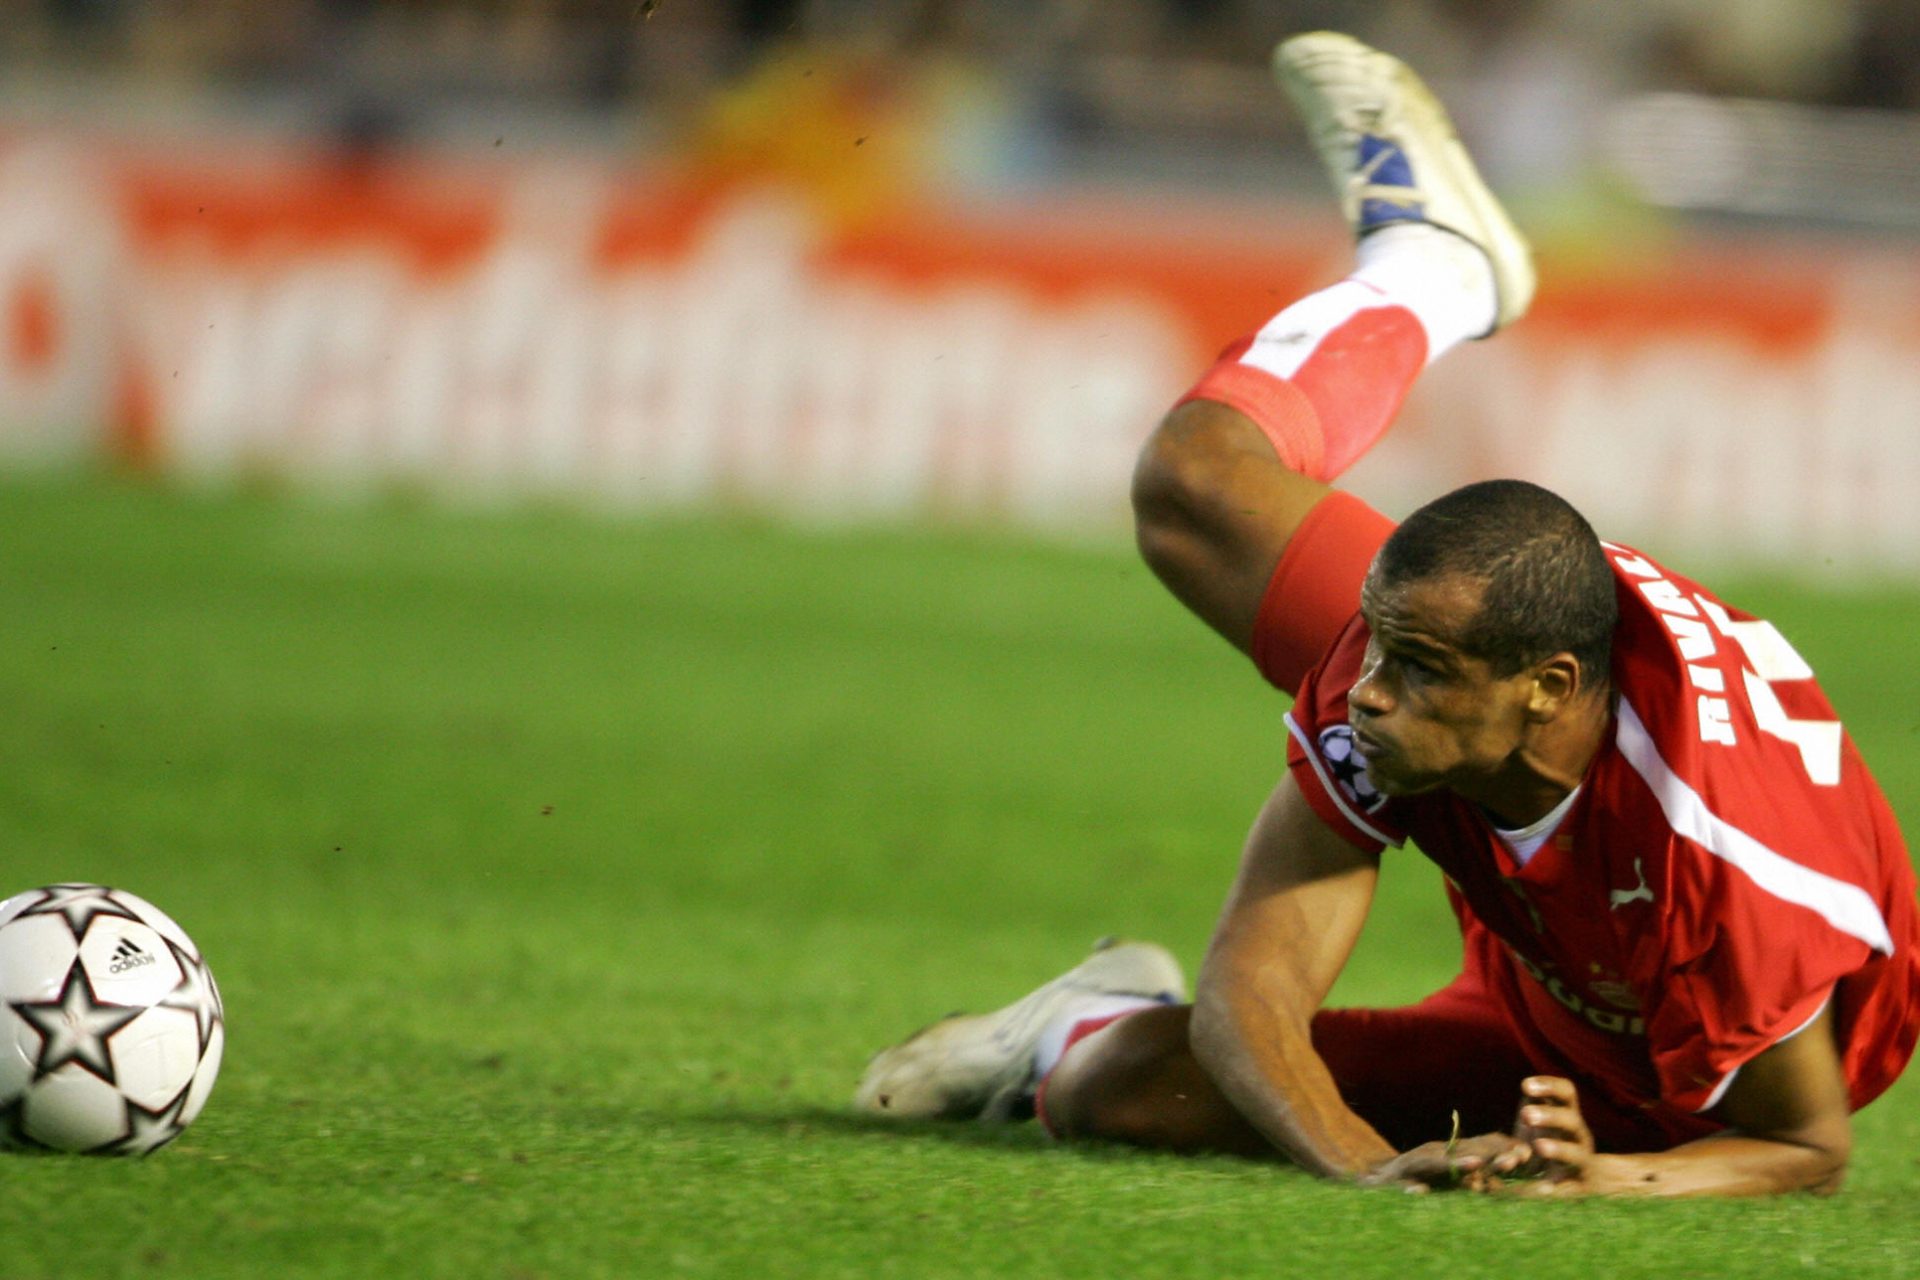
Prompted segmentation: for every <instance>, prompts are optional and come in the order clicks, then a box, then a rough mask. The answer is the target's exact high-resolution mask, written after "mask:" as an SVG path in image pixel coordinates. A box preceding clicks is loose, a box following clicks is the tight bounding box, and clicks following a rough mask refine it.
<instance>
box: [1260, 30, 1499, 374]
mask: <svg viewBox="0 0 1920 1280" xmlns="http://www.w3.org/2000/svg"><path fill="white" fill-rule="evenodd" d="M1273 75H1274V79H1275V80H1277V81H1279V83H1280V87H1281V88H1282V89H1284V90H1286V92H1287V96H1288V97H1289V98H1291V99H1292V100H1293V104H1294V106H1295V107H1296V108H1297V109H1298V110H1299V112H1300V114H1301V116H1302V117H1304V118H1305V120H1306V124H1307V132H1308V136H1309V137H1310V138H1311V139H1312V140H1313V145H1314V149H1315V150H1316V151H1318V152H1319V153H1320V159H1321V161H1322V162H1323V163H1325V165H1326V167H1327V172H1328V174H1329V175H1331V177H1332V178H1333V183H1334V186H1335V187H1336V188H1337V189H1338V190H1339V192H1340V206H1341V209H1342V211H1343V212H1344V213H1345V214H1346V216H1347V223H1348V225H1349V226H1351V227H1352V228H1353V230H1354V234H1355V235H1356V236H1365V235H1367V234H1369V233H1370V232H1373V231H1377V230H1379V229H1380V228H1381V227H1385V226H1390V225H1392V224H1394V223H1401V222H1424V223H1427V224H1429V225H1431V226H1435V227H1439V228H1441V229H1442V230H1446V231H1451V232H1453V233H1454V234H1455V235H1458V236H1462V237H1464V238H1465V239H1467V240H1469V241H1471V242H1472V243H1473V244H1474V245H1476V246H1478V247H1479V249H1480V251H1481V252H1482V253H1484V254H1486V256H1487V261H1488V263H1489V264H1490V265H1491V266H1492V268H1493V279H1494V288H1495V290H1496V292H1497V294H1498V311H1497V314H1496V316H1495V319H1494V322H1493V326H1492V328H1489V329H1488V330H1487V333H1493V332H1495V331H1496V330H1499V329H1501V328H1504V327H1505V326H1507V325H1509V324H1512V323H1513V322H1514V321H1515V320H1518V319H1519V318H1520V317H1521V316H1522V315H1524V314H1525V313H1526V310H1527V304H1528V303H1529V302H1531V301H1532V300H1533V288H1534V274H1533V256H1532V253H1531V252H1530V251H1529V249H1528V247H1527V242H1526V239H1525V237H1523V236H1522V235H1521V234H1520V232H1519V229H1518V228H1516V227H1515V226H1514V225H1513V221H1512V219H1510V218H1508V217H1507V212H1506V210H1505V209H1503V208H1501V206H1500V202H1499V200H1497V199H1495V198H1494V195H1493V192H1491V191H1489V190H1488V189H1487V185H1486V183H1485V182H1484V181H1482V180H1481V177H1480V174H1479V171H1478V170H1476V169H1475V168H1474V165H1473V159H1472V157H1470V156H1468V155H1467V151H1466V148H1465V147H1463V146H1461V145H1460V139H1459V137H1458V136H1457V135H1456V134H1455V133H1454V129H1453V122H1452V121H1451V120H1449V119H1448V118H1447V112H1446V109H1445V108H1444V107H1442V106H1441V105H1440V103H1439V102H1438V100H1436V99H1435V98H1434V96H1433V94H1432V93H1431V92H1430V91H1429V90H1428V89H1427V86H1426V85H1425V84H1423V83H1421V81H1420V77H1419V76H1417V75H1415V74H1414V73H1413V72H1412V71H1411V70H1410V69H1409V68H1408V67H1407V66H1406V64H1405V63H1403V62H1401V61H1400V60H1399V59H1398V58H1395V57H1392V56H1391V55H1389V54H1384V53H1381V52H1380V51H1379V50H1377V49H1373V48H1369V47H1368V46H1367V45H1364V44H1362V43H1360V42H1359V41H1358V40H1355V39H1354V38H1353V37H1352V36H1346V35H1341V34H1339V33H1338V32H1333V31H1315V32H1311V33H1309V34H1307V35H1303V36H1295V37H1293V38H1292V39H1291V40H1287V41H1284V42H1282V43H1281V44H1280V46H1279V47H1278V48H1276V49H1275V50H1274V51H1273ZM1481 336H1482V337H1484V336H1486V335H1485V334H1482V335H1481Z"/></svg>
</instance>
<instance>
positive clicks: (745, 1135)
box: [0, 479, 1920, 1278]
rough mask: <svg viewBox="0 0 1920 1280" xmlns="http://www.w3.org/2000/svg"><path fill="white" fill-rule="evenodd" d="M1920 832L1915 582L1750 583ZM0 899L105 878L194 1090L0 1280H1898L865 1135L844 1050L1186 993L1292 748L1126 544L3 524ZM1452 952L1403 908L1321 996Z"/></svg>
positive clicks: (1886, 1166)
mask: <svg viewBox="0 0 1920 1280" xmlns="http://www.w3.org/2000/svg"><path fill="white" fill-rule="evenodd" d="M1728 594H1729V595H1732V596H1733V597H1734V598H1735V599H1737V600H1739V601H1741V602H1742V603H1747V604H1750V605H1753V606H1754V607H1757V608H1760V609H1763V610H1764V611H1766V612H1768V613H1769V614H1770V615H1771V616H1772V617H1774V618H1775V620H1776V621H1778V622H1780V623H1781V625H1782V626H1783V628H1784V629H1785V630H1786V631H1787V633H1788V634H1789V635H1790V636H1792V637H1794V638H1795V640H1796V641H1797V642H1798V643H1799V645H1800V647H1801V649H1802V651H1803V652H1804V653H1806V655H1807V656H1808V658H1809V659H1810V660H1811V661H1812V662H1813V663H1814V665H1815V667H1816V669H1818V670H1820V671H1821V672H1822V674H1823V676H1824V678H1825V680H1826V683H1827V685H1828V687H1829V690H1830V692H1831V693H1832V695H1833V697H1834V700H1835V701H1836V703H1837V704H1838V705H1839V706H1840V708H1841V710H1842V713H1843V715H1845V716H1846V717H1847V719H1848V723H1849V726H1850V728H1851V729H1852V731H1853V732H1854V734H1855V736H1856V737H1857V738H1858V739H1859V740H1860V742H1861V743H1862V744H1863V746H1864V747H1865V749H1866V751H1867V753H1868V755H1869V758H1870V759H1872V760H1873V761H1874V762H1875V764H1876V766H1877V768H1878V770H1879V772H1880V775H1881V777H1882V780H1883V782H1884V783H1885V784H1886V786H1887V789H1888V791H1889V792H1890V794H1891V795H1892V797H1893V800H1894V803H1895V806H1896V808H1898V809H1900V810H1902V811H1903V812H1904V813H1905V814H1907V815H1908V816H1909V817H1911V816H1912V815H1913V814H1915V813H1916V812H1920V699H1916V697H1915V695H1914V694H1913V691H1912V689H1911V687H1910V683H1909V679H1908V673H1909V672H1910V671H1911V670H1912V669H1913V668H1914V666H1915V665H1916V663H1915V658H1916V656H1917V654H1916V650H1917V649H1920V641H1916V638H1915V637H1916V635H1917V634H1920V590H1916V588H1915V587H1914V586H1912V585H1911V584H1906V585H1890V586H1888V587H1886V588H1884V589H1881V590H1876V591H1873V592H1867V593H1855V594H1848V595H1827V594H1819V593H1815V592H1810V591H1807V590H1803V589H1792V588H1789V587H1788V586H1786V585H1784V584H1781V583H1766V582H1755V583H1749V584H1746V586H1744V587H1735V588H1733V589H1731V590H1729V591H1728ZM0 600H4V601H5V604H6V608H5V615H4V620H3V621H0V644H4V646H5V657H4V660H0V762H4V768H0V868H3V869H4V874H3V875H0V892H8V891H12V890H16V889H22V888H26V887H29V886H31V885H36V884H41V883H46V882H50V881H54V880H67V879H90V880H101V881H106V882H109V883H114V884H119V885H122V886H124V887H126V888H129V889H132V890H134V891H135V892H138V893H140V894H143V895H145V896H147V897H149V898H151V899H153V900H154V901H156V902H157V903H159V904H160V905H161V906H163V907H165V908H166V909H167V910H169V911H170V912H171V913H173V914H174V915H175V916H176V917H177V918H179V919H180V921H181V922H182V923H183V924H184V925H186V927H187V928H188V929H189V930H190V931H192V932H193V934H194V935H195V937H196V939H197V940H198V941H199V942H200V944H201V946H202V947H203V948H204V950H205V951H206V953H207V955H208V957H209V959H210V960H211V962H212V964H213V967H214V970H215V972H216V974H217V975H218V977H219V979H220V981H221V984H222V987H223V990H224V993H225V995H226V999H227V1007H228V1017H229V1030H230V1040H229V1045H228V1051H227V1058H226V1065H225V1068H224V1070H223V1073H222V1077H221V1080H220V1083H219V1086H218V1088H216V1090H215V1091H214V1094H213V1098H212V1101H211V1103H210V1104H209V1106H208V1108H207V1111H206V1113H205V1115H204V1116H203V1117H202V1118H201V1120H200V1122H199V1124H198V1125H197V1126H196V1127H195V1128H194V1129H193V1130H191V1131H190V1132H189V1133H188V1134H187V1135H186V1136H185V1137H183V1138H182V1139H181V1140H180V1141H179V1142H178V1143H176V1144H175V1145H174V1146H173V1147H171V1148H169V1149H167V1150H165V1151H163V1152H161V1153H160V1154H158V1155H157V1156H155V1157H154V1158H152V1159H150V1160H146V1161H140V1162H128V1161H108V1160H85V1159H72V1158H58V1157H45V1158H43V1157H24V1156H15V1157H6V1158H0V1276H3V1277H14V1276H21V1277H30V1276H32V1277H37V1276H46V1277H54V1276H59V1277H80V1276H84V1277H99V1276H112V1275H128V1276H134V1275H137V1276H141V1277H164V1276H182V1277H222V1276H247V1277H253V1276H267V1275H289V1274H298V1275H352V1276H358V1277H385V1276H397V1275H458V1276H462V1277H476V1278H478V1277H533V1276H552V1277H565V1276H590V1275H607V1276H654V1275H689V1276H729V1277H730V1276H777V1277H786V1276H803V1277H810V1276H848V1277H865V1276H899V1277H916V1278H917V1277H943V1276H988V1275H1023V1276H1025V1275H1032V1276H1053V1275H1059V1276H1085V1277H1111V1276H1134V1275H1138V1276H1160V1275H1170V1276H1173V1275H1178V1276H1196V1277H1223V1276H1241V1275H1276V1274H1314V1275H1338V1276H1366V1275H1391V1276H1406V1275H1443V1274H1444V1275H1449V1276H1501V1277H1510V1276H1514V1275H1525V1276H1529V1277H1536V1276H1583V1277H1584V1276H1594V1275H1608V1274H1617V1275H1635V1276H1641V1275H1653V1274H1661V1275H1676V1276H1682V1275H1684V1276H1723V1275H1740V1274H1744V1275H1767V1276H1778V1275H1796V1274H1809V1275H1831V1274H1840V1273H1845V1274H1848V1275H1850V1276H1854V1275H1901V1274H1912V1273H1915V1272H1920V1262H1915V1261H1914V1260H1913V1252H1914V1251H1913V1243H1914V1241H1915V1240H1916V1239H1920V1211H1916V1209H1915V1208H1914V1207H1913V1206H1914V1196H1913V1188H1914V1185H1915V1182H1916V1177H1915V1175H1916V1160H1917V1159H1920V1157H1916V1156H1915V1154H1914V1152H1915V1150H1916V1148H1917V1147H1920V1116H1917V1114H1916V1113H1917V1111H1920V1108H1917V1107H1916V1103H1920V1088H1916V1086H1915V1085H1914V1083H1913V1082H1912V1081H1908V1082H1906V1083H1903V1084H1902V1085H1901V1086H1899V1087H1897V1088H1896V1089H1895V1091H1894V1092H1893V1093H1892V1094H1891V1095H1889V1097H1888V1098H1887V1099H1886V1100H1884V1101H1882V1102H1881V1103H1880V1104H1879V1105H1877V1106H1875V1107H1874V1108H1872V1109H1871V1110H1869V1111H1868V1112H1866V1113H1865V1114H1863V1115H1862V1116H1861V1118H1860V1121H1859V1130H1860V1139H1859V1143H1858V1149H1859V1154H1858V1157H1857V1160H1856V1163H1855V1170H1854V1175H1853V1179H1852V1183H1851V1185H1850V1187H1849V1189H1848V1190H1847V1191H1846V1193H1845V1194H1844V1195H1843V1196H1841V1197H1840V1198H1838V1199H1836V1200H1832V1201H1824V1202H1815V1201H1811V1200H1804V1199H1790V1200H1781V1201H1773V1202H1753V1203H1733V1204H1719V1205H1715V1204H1686V1205H1665V1206H1654V1205H1637V1204H1578V1205H1518V1204H1505V1203H1488V1202H1483V1201H1477V1200H1473V1199H1469V1198H1465V1197H1429V1198H1426V1199H1414V1198H1408V1197H1402V1196H1398V1195H1394V1194H1392V1193H1361V1192H1356V1191H1352V1190H1347V1189H1343V1188H1338V1187H1331V1186H1325V1185H1321V1184H1318V1183H1315V1182H1314V1181H1312V1180H1310V1179H1308V1178H1306V1177H1304V1176H1302V1175H1299V1174H1297V1173H1294V1172H1291V1171H1289V1170H1285V1169H1280V1168H1270V1167H1265V1166H1258V1165H1253V1164H1246V1163H1240V1162H1235V1161H1230V1160H1183V1159H1177V1158H1171V1157H1164V1156H1158V1155H1153V1154H1144V1153H1135V1152H1130V1151H1121V1150H1084V1149H1065V1148H1060V1147H1056V1146H1053V1145H1050V1144H1048V1143H1046V1142H1045V1141H1043V1140H1042V1139H1041V1138H1040V1136H1039V1135H1038V1134H1037V1133H1035V1132H1034V1131H1033V1129H1032V1128H1031V1126H1027V1127H1021V1128H1016V1129H1010V1130H987V1129H982V1128H979V1127H975V1126H970V1125H960V1126H922V1127H914V1126H909V1127H885V1126H875V1125H872V1124H869V1123H865V1122H863V1121H861V1120H859V1119H857V1118H855V1117H853V1116H852V1115H850V1114H849V1112H848V1111H847V1109H846V1106H845V1101H846V1098H847V1095H848V1093H849V1091H850V1090H851V1088H852V1085H853V1082H854V1080H855V1079H856V1078H857V1077H858V1075H859V1072H860V1069H861V1067H862V1066H863V1064H864V1062H865V1059H866V1056H867V1054H868V1053H869V1052H871V1051H872V1050H873V1049H875V1048H877V1047H879V1046H880V1045H882V1044H884V1043H887V1042H889V1041H891V1040H893V1039H895V1038H897V1037H898V1036H899V1035H900V1034H902V1033H904V1032H905V1031H906V1030H908V1029H910V1028H911V1027H913V1026H915V1025H917V1024H918V1023H920V1022H922V1021H924V1020H926V1019H927V1018H928V1017H930V1016H933V1015H937V1014H939V1013H942V1012H945V1011H946V1010H948V1009H949V1008H959V1007H968V1006H972V1007H983V1006H988V1005H992V1004H998V1003H1000V1002H1003V1001H1004V1000H1006V999H1008V998H1011V997H1012V996H1013V995H1016V994H1018V993H1020V992H1021V991H1023V990H1025V989H1026V988H1027V987H1029V986H1030V985H1032V984H1033V983H1034V982H1035V981H1037V980H1038V979H1039V978H1041V977H1043V976H1045V975H1047V974H1049V973H1051V972H1053V971H1054V970H1056V969H1058V968H1060V967H1061V966H1063V965H1064V964H1066V963H1069V962H1070V961H1072V960H1073V959H1075V958H1076V957H1077V956H1078V955H1079V954H1080V953H1081V952H1082V951H1083V949H1084V948H1085V946H1086V944H1087V943H1088V942H1089V941H1090V940H1091V939H1092V938H1094V937H1095V936H1097V935H1099V934H1102V933H1107V932H1123V933H1131V934H1137V935H1144V936H1150V937H1156V938H1160V939H1163V940H1165V941H1166V942H1168V943H1169V944H1170V945H1172V946H1173V947H1174V949H1175V950H1176V951H1177V952H1179V953H1180V954H1181V955H1182V956H1183V957H1184V958H1185V959H1187V960H1188V961H1189V962H1193V961H1196V960H1197V959H1198V957H1199V952H1200V949H1201V947H1202V946H1203V945H1204V942H1205V938H1206V935H1207V931H1208V929H1209V927H1210V924H1211V921H1212V917H1213V913H1214V911H1215V909H1216V907H1217V905H1218V902H1219V899H1220V896H1221V894H1222V892H1223V891H1224V888H1225V885H1226V882H1227V879H1228V876H1229V875H1230V873H1231V870H1232V867H1233V864H1234V861H1235V858H1236V856H1237V850H1238V844H1239V840H1240V838H1241V835H1242V834H1243V832H1244V830H1245V828H1246V825H1247V823H1248V821H1249V819H1250V817H1251V815H1252V813H1253V811H1254V809H1255V807H1256V806H1257V805H1258V803H1259V800H1260V798H1261V797H1262V795H1263V794H1264V792H1265V790H1266V788H1267V786H1269V785H1270V783H1271V781H1272V779H1273V777H1274V775H1275V774H1276V772H1277V771H1278V769H1279V768H1280V760H1281V758H1282V733H1283V731H1282V728H1281V726H1280V723H1279V713H1280V710H1281V704H1280V703H1279V702H1278V701H1277V699H1276V698H1274V697H1273V696H1271V695H1269V694H1267V693H1266V692H1264V690H1263V687H1262V686H1261V685H1260V684H1259V683H1258V681H1257V679H1256V678H1255V677H1254V676H1253V675H1252V674H1251V673H1250V671H1248V670H1247V669H1246V668H1245V667H1244V664H1242V663H1240V662H1239V661H1238V660H1237V659H1235V658H1234V657H1233V656H1232V655H1231V654H1230V653H1229V652H1228V650H1227V649H1226V648H1225V647H1224V646H1222V645H1220V644H1219V643H1218V642H1217V641H1215V640H1213V639H1212V638H1210V637H1209V636H1207V635H1206V634H1204V633H1203V631H1202V630H1201V628H1200V627H1199V626H1198V624H1196V623H1194V622H1192V621H1191V620H1190V619H1188V618H1187V617H1185V616H1184V615H1183V614H1182V613H1181V612H1180V611H1179V609H1178V608H1177V607H1176V606H1175V605H1174V604H1173V603H1172V602H1171V601H1170V600H1168V599H1167V598H1166V597H1165V596H1164V595H1163V594H1162V593H1161V592H1160V591H1159V589H1158V588H1157V587H1156V586H1155V585H1154V584H1153V583H1152V582H1151V580H1150V579H1149V577H1148V575H1147V574H1146V573H1145V572H1144V570H1142V569H1141V568H1139V567H1138V566H1137V565H1136V563H1135V562H1134V560H1133V559H1132V558H1131V556H1130V555H1129V554H1128V553H1127V552H1126V551H1125V550H1124V548H1119V547H1112V548H1095V549H1079V550H1062V549H1045V548H1041V547H1038V546H1035V545H1032V544H1029V543H1026V542H1023V541H1018V540H1015V539H1013V538H1011V537H1009V536H1003V535H991V534H981V533H974V534H961V533H955V532H927V531H919V532H914V531H897V532H841V533H813V534H796V533H793V532H786V531H781V530H779V529H776V528H771V527H763V526H759V525H754V524H749V523H742V522H737V521H718V520H707V521H676V522H662V523H654V524H632V523H618V522H612V521H604V520H593V519H587V518H580V517H567V516H562V515H557V514H550V513H520V514H513V515H500V514H494V515H480V514H467V515H454V514H447V513H445V512H437V511H431V510H424V509H417V508H411V507H407V506H405V505H399V504H393V505H379V506H373V507H347V506H328V505H317V504H313V503H308V502H301V501H289V500H284V499H271V498H266V497H237V498H236V497H213V496H201V497H191V496H182V495H180V494H177V493H168V492H165V491H161V490H157V489H154V488H151V487H147V486H143V485H137V484H129V483H124V482H118V481H105V480H100V479H93V480H87V481H72V480H61V479H42V480H39V481H32V482H28V481H19V480H14V481H9V482H6V483H5V484H4V485H0ZM1456 954H1457V947H1456V946H1455V944H1454V941H1453V937H1452V931H1451V927H1450V925H1449V923H1448V921H1447V919H1446V917H1445V914H1444V911H1443V910H1442V908H1441V905H1440V902H1439V897H1438V890H1437V886H1436V882H1435V879H1434V877H1433V875H1432V874H1431V873H1430V872H1429V871H1428V870H1427V869H1426V867H1425V865H1424V864H1423V863H1421V862H1420V861H1419V860H1418V859H1417V857H1416V856H1414V855H1402V856H1399V857H1397V858H1396V859H1394V860H1393V862H1392V863H1391V865H1390V870H1389V874H1388V875H1387V877H1386V878H1385V887H1384V889H1383V893H1382V897H1381V899H1380V902H1379V905H1378V908H1377V911H1376V917H1375V919H1374V921H1373V923H1372V925H1371V926H1370V930H1369V935H1368V937H1367V939H1366V940H1365V941H1364V942H1363V944H1362V951H1361V954H1360V955H1359V956H1358V957H1357V958H1356V961H1355V964H1354V965H1353V967H1352V969H1351V971H1350V973H1349V975H1348V976H1347V978H1346V979H1345V980H1344V981H1343V986H1342V990H1341V992H1340V993H1339V994H1340V995H1341V996H1342V997H1343V998H1345V999H1348V1000H1352V1001H1400V1000H1406V999H1411V998H1414V997H1417V996H1418V995H1420V994H1422V993H1423V992H1424V991H1425V990H1427V989H1429V988H1430V987H1432V986H1434V985H1436V984H1437V983H1439V982H1440V981H1442V980H1443V979H1445V978H1446V977H1447V976H1449V974H1450V972H1451V965H1452V963H1453V961H1454V959H1455V956H1456Z"/></svg>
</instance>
